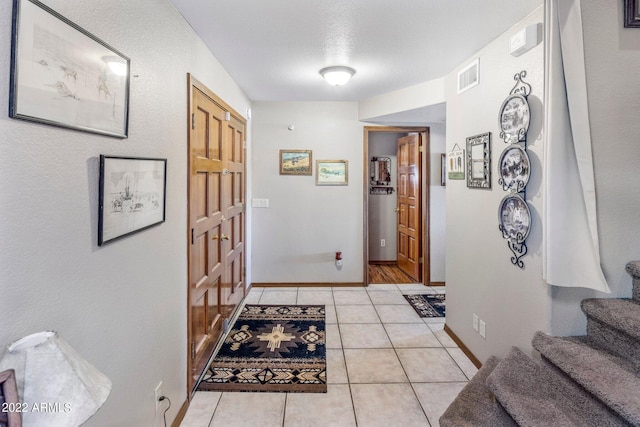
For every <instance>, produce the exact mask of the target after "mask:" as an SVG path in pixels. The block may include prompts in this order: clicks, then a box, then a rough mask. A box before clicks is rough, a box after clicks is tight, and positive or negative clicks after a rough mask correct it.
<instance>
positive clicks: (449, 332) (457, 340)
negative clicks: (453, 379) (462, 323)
mask: <svg viewBox="0 0 640 427" xmlns="http://www.w3.org/2000/svg"><path fill="white" fill-rule="evenodd" d="M444 331H445V332H446V333H447V335H449V336H450V337H451V339H452V340H453V342H455V343H456V344H458V347H460V350H462V352H463V353H464V354H466V355H467V357H468V358H469V360H471V362H472V363H473V364H474V365H475V366H476V368H478V369H480V368H481V367H482V362H480V360H478V358H477V357H476V356H475V355H474V354H473V353H471V350H469V348H467V346H466V345H464V343H463V342H462V340H461V339H460V338H458V336H457V335H456V334H455V332H453V331H452V330H451V328H450V327H449V325H447V324H446V323H445V325H444Z"/></svg>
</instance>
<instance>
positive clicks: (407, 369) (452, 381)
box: [181, 284, 477, 427]
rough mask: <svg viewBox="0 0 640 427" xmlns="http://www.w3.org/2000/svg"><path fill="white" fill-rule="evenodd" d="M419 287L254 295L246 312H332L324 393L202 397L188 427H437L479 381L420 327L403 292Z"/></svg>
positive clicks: (443, 339)
mask: <svg viewBox="0 0 640 427" xmlns="http://www.w3.org/2000/svg"><path fill="white" fill-rule="evenodd" d="M444 292H445V289H444V288H430V287H426V286H422V285H379V284H376V285H370V286H369V287H367V288H345V287H336V288H303V287H300V288H253V289H252V290H251V292H250V293H249V295H248V296H247V299H246V302H247V304H296V303H297V304H325V305H326V309H327V310H326V312H327V315H326V321H327V325H326V326H327V328H326V334H327V335H326V348H327V383H328V386H327V389H328V391H327V393H326V394H324V393H218V392H197V393H196V394H195V396H194V398H193V400H192V402H191V405H190V407H189V411H188V412H187V415H186V416H185V419H184V421H183V422H182V424H181V426H182V427H207V426H209V427H217V426H226V427H244V426H247V427H253V426H257V425H259V426H261V427H270V426H274V427H298V426H300V427H302V426H304V427H311V426H322V427H325V426H336V427H343V426H345V427H347V426H360V427H375V426H384V427H387V426H396V425H402V426H403V427H411V426H421V427H424V426H432V427H433V426H438V425H439V424H438V418H439V417H440V415H442V413H443V412H444V410H445V409H446V408H447V406H449V403H451V401H452V400H453V399H454V398H455V397H456V395H457V394H458V393H459V392H460V390H461V389H462V387H464V385H465V384H466V382H467V381H468V380H469V379H470V378H471V377H473V375H475V373H476V372H477V369H476V367H475V366H474V365H473V363H471V361H470V360H469V359H468V358H467V356H465V354H464V353H463V352H462V350H460V349H459V348H458V347H457V345H456V344H455V342H454V341H453V340H451V338H450V337H449V336H448V335H447V334H446V332H444V330H443V328H444V319H442V318H440V319H423V318H420V317H419V316H418V315H417V314H416V313H415V311H413V309H412V308H411V306H410V305H409V303H408V302H407V301H406V300H405V299H404V297H403V296H402V294H403V293H405V294H410V293H444Z"/></svg>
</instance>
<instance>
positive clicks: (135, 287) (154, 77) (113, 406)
mask: <svg viewBox="0 0 640 427" xmlns="http://www.w3.org/2000/svg"><path fill="white" fill-rule="evenodd" d="M45 3H47V4H48V5H50V6H51V7H53V8H54V9H55V10H56V11H58V12H59V13H61V14H62V15H64V16H66V17H68V18H69V19H70V20H72V21H74V22H75V23H77V24H78V25H80V26H81V27H83V28H84V29H86V30H87V31H89V32H91V33H92V34H94V35H96V36H97V37H99V38H101V39H102V40H104V41H105V42H107V43H109V44H111V45H112V46H113V47H114V48H116V49H118V50H120V51H122V52H123V53H124V54H126V55H127V56H129V57H130V58H131V69H132V74H134V75H137V77H132V79H131V98H130V119H129V138H128V139H124V140H120V139H115V138H109V137H104V136H99V135H94V134H90V133H85V132H77V131H72V130H65V129H59V128H54V127H50V126H45V125H41V124H34V123H30V122H25V121H20V120H15V119H10V118H8V111H7V106H8V104H9V92H8V90H9V70H10V66H9V58H10V49H11V47H10V40H11V7H12V2H11V0H0V28H1V29H2V37H0V68H1V69H2V70H3V72H2V73H0V98H1V99H2V100H3V101H2V102H0V135H1V136H0V140H1V141H0V142H1V143H0V182H2V184H0V188H1V190H0V241H1V242H2V245H1V246H0V277H2V279H1V280H0V295H1V296H0V300H1V301H2V310H1V311H0V325H2V327H1V328H0V348H3V349H4V348H5V347H6V346H7V345H9V344H10V343H11V342H13V341H14V340H16V339H19V338H21V337H23V336H25V335H27V334H30V333H34V332H38V331H42V330H56V331H58V332H59V333H60V335H61V336H62V337H63V338H65V339H66V340H67V341H68V342H69V343H70V344H71V345H72V346H73V347H74V348H75V349H76V350H77V351H78V352H80V353H81V354H82V355H84V356H85V357H86V358H87V359H88V360H89V361H90V362H91V363H93V364H94V365H95V366H96V367H98V368H99V369H100V370H101V371H102V372H104V373H105V374H106V375H107V376H108V377H109V378H111V380H112V381H113V390H112V392H111V395H110V396H109V399H108V400H107V402H106V403H105V405H104V406H103V408H102V409H100V410H99V411H98V413H97V414H96V415H95V416H94V417H93V418H92V419H91V420H90V421H89V422H88V423H87V424H86V425H87V426H125V425H127V426H151V425H152V424H153V423H154V421H153V420H154V411H155V409H154V406H155V403H154V400H153V392H154V388H155V386H156V385H157V383H158V382H159V381H160V380H162V381H164V392H165V394H166V395H168V396H169V397H170V399H171V401H172V407H171V410H170V411H169V412H168V414H167V420H168V421H170V420H173V418H174V417H175V415H176V413H177V410H178V409H179V408H180V406H181V404H182V403H183V402H184V400H185V398H186V372H185V370H186V363H187V362H186V354H187V351H186V348H187V343H186V330H187V325H186V318H187V314H186V281H187V263H186V253H187V248H186V239H185V232H186V227H187V223H186V215H187V210H186V206H187V197H186V182H187V178H186V177H187V171H186V164H187V156H186V135H187V129H186V123H187V120H186V116H187V84H186V73H187V72H192V73H193V74H194V75H195V77H197V78H198V79H199V80H201V81H202V82H203V83H205V84H206V85H208V86H209V88H210V89H212V90H213V91H214V92H216V93H217V94H218V95H219V96H220V97H221V98H223V99H224V100H225V101H226V102H227V103H229V104H230V105H231V106H233V107H234V108H235V109H236V110H237V111H239V112H241V113H244V112H245V111H246V108H247V107H249V105H250V104H249V101H248V99H247V98H246V97H245V96H244V94H243V93H242V91H241V90H240V89H239V88H238V86H237V85H236V84H235V83H234V82H233V80H232V79H231V78H230V77H229V75H228V74H227V73H226V72H225V70H224V69H223V68H222V66H221V65H220V64H219V63H218V62H217V60H216V59H215V58H214V57H213V56H212V55H211V53H210V52H209V51H208V50H207V49H206V47H205V46H204V44H203V43H202V42H201V41H200V40H199V39H198V38H197V37H196V35H195V34H194V33H193V31H192V30H191V28H190V27H189V26H188V25H187V24H186V23H185V22H184V20H183V19H182V17H181V16H180V15H179V14H178V13H177V12H176V10H175V9H174V8H173V6H172V5H171V4H170V3H169V2H168V1H166V0H139V1H132V2H122V1H112V0H111V1H103V2H91V4H90V6H88V4H87V3H86V2H83V1H80V0H74V1H72V0H58V1H45ZM359 141H360V139H359V138H358V139H357V141H356V142H359ZM100 154H110V155H124V156H149V157H162V158H167V159H168V179H167V215H166V222H165V223H164V224H162V225H159V226H156V227H153V228H151V229H149V230H146V231H143V232H141V233H138V234H135V235H133V236H130V237H127V238H125V239H123V240H120V241H117V242H113V243H111V244H109V245H107V246H104V247H98V246H97V243H96V242H97V225H98V156H99V155H100ZM338 154H341V153H338ZM249 270H250V269H249ZM0 351H1V350H0ZM161 418H162V416H161V415H160V419H161Z"/></svg>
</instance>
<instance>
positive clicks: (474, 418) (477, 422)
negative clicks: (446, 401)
mask: <svg viewBox="0 0 640 427" xmlns="http://www.w3.org/2000/svg"><path fill="white" fill-rule="evenodd" d="M498 363H499V360H498V359H497V358H496V357H494V356H492V357H490V358H489V359H488V360H487V361H486V362H485V363H484V365H482V367H481V368H480V369H479V370H478V372H477V373H476V374H475V375H474V377H473V378H471V380H470V381H469V382H468V383H467V385H465V386H464V388H463V389H462V390H461V391H460V393H459V394H458V396H457V397H456V398H455V400H454V401H453V403H451V405H449V407H448V408H447V410H446V411H445V412H444V413H443V414H442V416H441V417H440V426H441V427H463V426H468V427H511V426H517V424H516V423H515V422H514V421H513V419H512V418H511V417H510V416H509V414H507V413H506V412H505V410H504V409H503V408H502V406H500V403H498V402H497V401H496V398H495V396H494V395H493V393H491V391H490V390H489V389H488V388H487V386H486V385H485V381H486V379H487V377H488V376H489V374H491V372H493V370H494V369H495V367H496V366H497V365H498Z"/></svg>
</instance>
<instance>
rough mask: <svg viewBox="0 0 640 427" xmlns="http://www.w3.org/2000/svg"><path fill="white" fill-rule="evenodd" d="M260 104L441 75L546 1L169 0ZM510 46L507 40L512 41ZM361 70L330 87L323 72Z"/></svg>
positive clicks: (335, 96)
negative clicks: (344, 82) (338, 68)
mask: <svg viewBox="0 0 640 427" xmlns="http://www.w3.org/2000/svg"><path fill="white" fill-rule="evenodd" d="M171 2H172V3H173V4H174V5H175V7H176V8H177V9H178V11H179V12H180V13H181V14H182V15H183V16H184V17H185V19H186V20H187V21H188V22H189V24H190V25H191V26H192V27H193V29H194V30H195V32H196V33H197V34H198V35H199V36H200V37H201V38H202V40H204V42H205V44H206V45H207V46H208V47H209V49H210V50H211V51H212V52H213V54H214V55H215V56H216V57H217V58H218V60H219V61H220V62H221V63H222V65H223V66H224V67H225V68H226V69H227V71H228V72H229V74H231V76H232V77H233V78H234V79H235V81H236V82H237V83H238V85H239V86H240V87H241V88H242V89H243V90H244V91H245V93H246V94H247V96H248V97H249V98H250V99H252V100H254V101H360V100H364V99H367V98H370V97H372V96H376V95H381V94H384V93H388V92H391V91H394V90H398V89H403V88H406V87H409V86H413V85H416V84H418V83H422V82H426V81H428V80H432V79H434V78H438V77H443V76H444V75H446V74H447V73H449V72H450V71H452V70H453V69H454V68H455V67H456V66H458V65H460V64H461V63H462V62H463V61H465V60H466V59H467V58H469V57H470V56H471V55H473V54H474V53H475V52H476V51H478V50H479V49H481V48H482V47H483V46H485V45H487V44H488V43H489V42H490V41H492V40H493V39H495V38H496V37H497V36H498V35H500V34H501V33H503V32H504V31H505V30H507V29H508V28H509V27H511V26H512V25H513V24H515V23H516V22H518V21H519V20H521V19H522V18H524V17H525V16H526V15H528V14H529V13H530V12H531V11H533V10H534V9H535V8H536V7H537V6H539V5H541V4H542V0H510V1H506V0H325V1H322V0H215V1H214V0H171ZM505 49H508V46H505ZM329 65H346V66H349V67H352V68H355V69H356V75H355V76H354V77H353V79H352V80H351V82H349V84H347V85H346V86H338V87H334V86H329V85H328V84H327V83H325V82H324V80H323V79H322V78H321V77H320V75H319V74H318V71H319V70H320V69H321V68H323V67H326V66H329Z"/></svg>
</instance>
